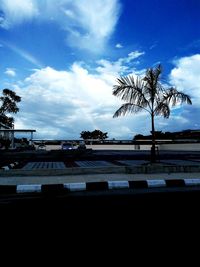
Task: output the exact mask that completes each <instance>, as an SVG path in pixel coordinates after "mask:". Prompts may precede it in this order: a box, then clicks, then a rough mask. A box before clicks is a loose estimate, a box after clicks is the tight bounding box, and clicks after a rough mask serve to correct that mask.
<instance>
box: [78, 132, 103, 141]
mask: <svg viewBox="0 0 200 267" xmlns="http://www.w3.org/2000/svg"><path fill="white" fill-rule="evenodd" d="M80 137H81V138H83V139H84V140H86V139H98V140H105V139H106V138H108V133H103V132H102V131H100V130H94V131H92V132H90V131H82V132H81V133H80Z"/></svg>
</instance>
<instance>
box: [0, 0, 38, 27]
mask: <svg viewBox="0 0 200 267" xmlns="http://www.w3.org/2000/svg"><path fill="white" fill-rule="evenodd" d="M0 9H1V10H2V11H3V12H4V17H1V26H2V27H4V28H9V27H11V26H12V25H13V24H19V23H22V22H23V21H25V20H30V19H32V18H34V17H36V16H37V15H38V10H37V6H36V3H35V1H33V0H1V1H0Z"/></svg>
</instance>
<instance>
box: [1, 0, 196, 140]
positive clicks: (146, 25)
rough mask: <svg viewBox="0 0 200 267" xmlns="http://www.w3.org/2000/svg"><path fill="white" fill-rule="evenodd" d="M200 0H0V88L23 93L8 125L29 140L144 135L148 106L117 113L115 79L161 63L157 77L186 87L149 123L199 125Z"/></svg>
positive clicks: (178, 127) (177, 126) (175, 127)
mask: <svg viewBox="0 0 200 267" xmlns="http://www.w3.org/2000/svg"><path fill="white" fill-rule="evenodd" d="M199 14H200V1H199V0H162V1H160V0H151V1H149V0H134V1H133V0H95V1H94V0H0V59H1V60H0V81H1V87H0V90H2V89H4V88H9V89H12V90H14V91H16V92H17V94H18V95H20V96H21V97H22V102H21V103H20V112H19V113H18V114H17V115H16V116H15V128H16V129H22V128H26V129H36V131H37V134H36V135H35V137H36V138H46V139H52V138H53V139H76V138H79V137H80V132H81V131H83V130H89V131H92V130H95V129H100V130H101V131H103V132H108V136H109V138H116V139H131V138H132V137H133V136H134V135H135V134H138V133H142V134H149V131H150V125H151V124H150V118H149V117H148V114H146V113H140V114H138V115H129V116H126V117H121V118H115V119H113V118H112V116H113V114H114V112H115V111H116V109H118V108H119V107H120V105H121V104H122V102H120V100H119V99H117V98H116V97H114V96H113V95H112V89H113V85H114V84H116V78H117V77H119V76H123V75H129V74H136V75H141V74H142V73H143V72H144V70H145V69H146V68H149V67H153V66H156V65H157V64H158V63H161V64H162V65H163V69H164V72H163V81H164V82H165V84H168V85H173V86H176V87H177V89H178V90H181V91H183V92H185V93H187V94H189V95H190V96H191V98H192V101H193V105H192V106H187V105H183V106H182V107H177V108H176V109H174V110H173V111H172V113H171V116H170V118H169V119H163V118H160V117H157V118H156V129H157V130H162V131H179V130H185V129H200V121H199V117H200V104H199V103H200V16H199Z"/></svg>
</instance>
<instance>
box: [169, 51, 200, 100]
mask: <svg viewBox="0 0 200 267" xmlns="http://www.w3.org/2000/svg"><path fill="white" fill-rule="evenodd" d="M174 63H175V65H176V66H175V68H174V69H172V71H171V73H170V82H171V84H172V85H175V86H176V87H177V88H178V89H179V90H181V91H183V92H185V93H186V94H189V95H190V96H191V97H192V98H193V101H195V102H196V101H197V102H198V103H199V100H200V54H196V55H193V56H190V57H183V58H180V59H178V60H176V61H175V62H174Z"/></svg>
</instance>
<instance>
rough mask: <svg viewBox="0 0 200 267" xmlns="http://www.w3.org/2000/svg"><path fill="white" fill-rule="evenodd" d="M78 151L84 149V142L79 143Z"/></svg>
mask: <svg viewBox="0 0 200 267" xmlns="http://www.w3.org/2000/svg"><path fill="white" fill-rule="evenodd" d="M78 149H86V145H85V142H84V141H82V142H80V143H79V146H78Z"/></svg>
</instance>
